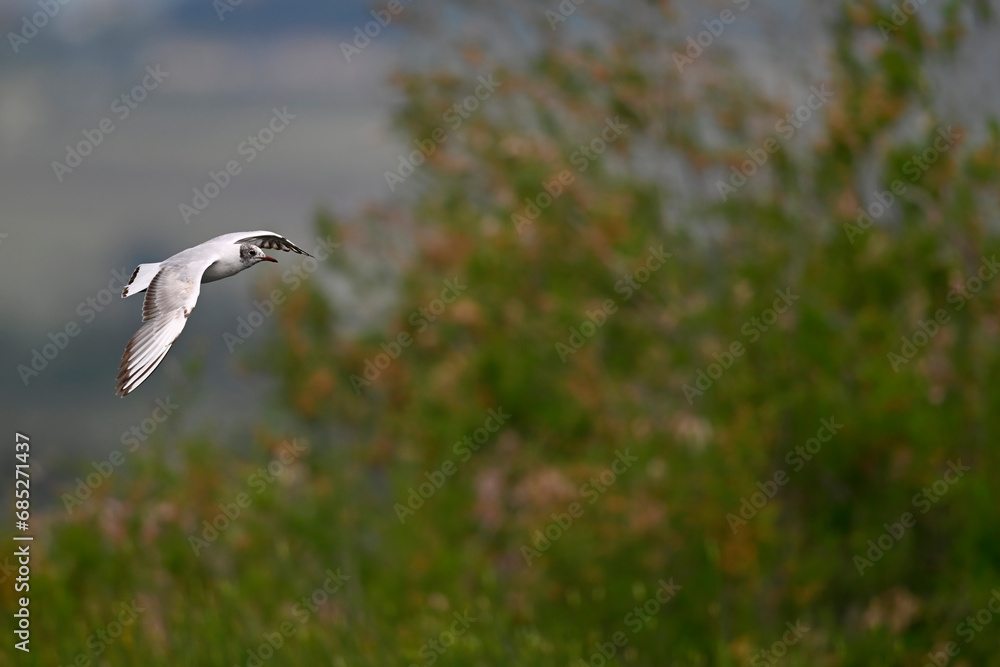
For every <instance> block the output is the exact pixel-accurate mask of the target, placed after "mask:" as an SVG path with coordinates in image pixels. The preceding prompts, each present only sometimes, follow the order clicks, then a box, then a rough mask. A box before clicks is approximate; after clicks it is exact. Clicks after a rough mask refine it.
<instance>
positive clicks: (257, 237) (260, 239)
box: [233, 231, 312, 257]
mask: <svg viewBox="0 0 1000 667" xmlns="http://www.w3.org/2000/svg"><path fill="white" fill-rule="evenodd" d="M233 236H236V234H233ZM233 243H252V244H254V245H255V246H257V247H258V248H263V249H264V250H284V251H285V252H296V253H298V254H300V255H308V256H309V257H312V255H310V254H309V253H307V252H306V251H305V250H303V249H302V248H300V247H298V246H297V245H295V244H294V243H292V242H291V241H289V240H288V239H286V238H285V237H284V236H281V235H280V234H275V233H274V232H267V231H260V232H247V235H246V236H245V237H241V238H238V239H236V240H235V241H233Z"/></svg>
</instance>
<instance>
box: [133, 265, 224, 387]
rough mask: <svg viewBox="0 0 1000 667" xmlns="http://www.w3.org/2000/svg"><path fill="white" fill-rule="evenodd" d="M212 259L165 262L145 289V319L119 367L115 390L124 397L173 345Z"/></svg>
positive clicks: (193, 304)
mask: <svg viewBox="0 0 1000 667" xmlns="http://www.w3.org/2000/svg"><path fill="white" fill-rule="evenodd" d="M214 261H215V258H214V257H213V258H209V259H203V260H198V261H196V262H192V263H190V264H167V265H164V266H163V267H162V268H161V269H160V270H159V272H157V274H156V276H154V277H153V280H152V281H151V282H150V283H149V287H148V288H147V289H146V296H145V298H144V300H143V302H142V321H143V322H145V323H146V324H144V325H143V326H142V328H140V329H139V330H138V331H137V332H136V333H135V335H134V336H132V339H131V340H130V341H129V342H128V345H127V346H126V347H125V353H124V354H123V355H122V362H121V365H120V366H119V367H118V377H117V391H116V393H118V394H120V395H122V396H127V395H128V394H129V393H131V392H132V391H133V390H134V389H135V388H136V387H138V386H139V385H140V384H142V383H143V382H144V381H145V380H146V378H148V377H149V375H150V373H152V372H153V371H154V370H155V369H156V367H157V366H158V365H159V364H160V362H161V361H163V357H164V356H166V354H167V351H169V350H170V346H171V345H173V344H174V341H175V340H177V337H178V336H179V335H180V333H181V331H183V330H184V325H185V324H186V323H187V318H188V316H189V315H190V314H191V311H192V310H194V306H195V304H196V303H197V301H198V294H199V292H200V291H201V277H202V274H203V273H205V270H206V269H207V268H208V267H209V266H211V265H212V263H213V262H214Z"/></svg>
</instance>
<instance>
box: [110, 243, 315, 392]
mask: <svg viewBox="0 0 1000 667" xmlns="http://www.w3.org/2000/svg"><path fill="white" fill-rule="evenodd" d="M262 248H268V249H272V248H273V249H276V250H284V251H287V252H296V253H299V254H301V255H308V254H309V253H307V252H305V251H304V250H302V249H301V248H299V247H297V246H296V245H294V244H293V243H292V242H291V241H289V240H288V239H286V238H285V237H283V236H280V235H278V234H275V233H274V232H268V231H256V232H235V233H232V234H223V235H222V236H216V237H215V238H213V239H209V240H208V241H205V242H204V243H202V244H199V245H196V246H194V247H193V248H188V249H187V250H182V251H180V252H179V253H177V254H176V255H173V256H171V257H168V258H167V259H165V260H163V261H162V262H155V263H151V264H140V265H139V266H137V267H136V269H135V271H133V272H132V276H131V278H129V281H128V284H127V285H126V286H125V288H124V289H123V290H122V298H125V297H127V296H131V295H132V294H138V293H139V292H146V296H145V298H144V300H143V302H142V321H143V322H145V323H146V324H144V325H143V326H142V328H140V329H139V331H137V332H136V333H135V335H134V336H132V338H131V340H129V342H128V345H127V346H126V347H125V353H124V354H123V355H122V362H121V365H120V366H119V367H118V377H117V392H116V393H118V394H120V395H121V396H127V395H128V394H129V393H131V392H132V391H133V390H135V388H136V387H138V386H139V385H140V384H142V383H143V382H144V381H145V380H146V378H147V377H149V375H150V374H151V373H152V372H153V371H154V370H155V369H156V367H157V366H158V365H159V364H160V362H161V361H163V358H164V357H165V356H166V354H167V352H168V351H169V350H170V346H171V345H173V344H174V341H175V340H177V337H178V336H179V335H180V333H181V331H183V329H184V325H185V324H186V323H187V318H188V316H190V315H191V311H192V310H194V306H195V303H197V301H198V294H199V293H200V291H201V283H210V282H213V281H216V280H222V279H223V278H228V277H229V276H233V275H236V274H237V273H239V272H240V271H244V270H246V269H248V268H250V267H251V266H253V265H254V264H257V263H258V262H264V261H268V262H277V261H278V260H276V259H274V258H273V257H268V256H267V255H266V254H265V253H264V251H263V250H262Z"/></svg>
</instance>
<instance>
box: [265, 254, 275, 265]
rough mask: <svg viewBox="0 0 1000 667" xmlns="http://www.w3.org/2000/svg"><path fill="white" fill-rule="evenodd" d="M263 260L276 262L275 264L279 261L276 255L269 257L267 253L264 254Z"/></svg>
mask: <svg viewBox="0 0 1000 667" xmlns="http://www.w3.org/2000/svg"><path fill="white" fill-rule="evenodd" d="M263 261H265V262H274V263H275V264H277V263H278V260H276V259H275V258H274V257H268V256H267V255H264V260H263Z"/></svg>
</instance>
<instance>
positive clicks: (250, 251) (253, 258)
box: [240, 243, 278, 267]
mask: <svg viewBox="0 0 1000 667" xmlns="http://www.w3.org/2000/svg"><path fill="white" fill-rule="evenodd" d="M240 261H241V262H243V264H245V265H246V266H247V267H251V266H253V265H254V264H256V263H257V262H277V261H278V260H276V259H275V258H274V257H268V256H267V255H266V254H265V253H264V251H263V250H261V249H260V248H259V247H257V246H255V245H253V244H252V243H242V244H240Z"/></svg>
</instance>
